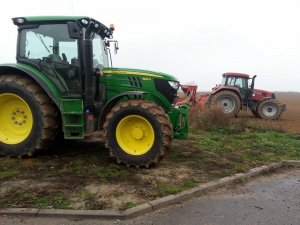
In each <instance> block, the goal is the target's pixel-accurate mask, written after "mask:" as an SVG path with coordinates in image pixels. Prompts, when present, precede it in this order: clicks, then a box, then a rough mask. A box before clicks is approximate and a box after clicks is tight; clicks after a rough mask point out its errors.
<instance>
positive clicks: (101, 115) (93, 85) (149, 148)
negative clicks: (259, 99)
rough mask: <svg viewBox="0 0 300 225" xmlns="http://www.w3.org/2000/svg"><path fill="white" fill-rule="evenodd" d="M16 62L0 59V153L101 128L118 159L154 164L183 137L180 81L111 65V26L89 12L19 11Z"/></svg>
mask: <svg viewBox="0 0 300 225" xmlns="http://www.w3.org/2000/svg"><path fill="white" fill-rule="evenodd" d="M13 22H14V24H15V25H16V26H17V27H18V43H17V56H16V59H17V62H16V63H13V64H2V65H0V154H1V155H8V156H18V157H22V156H32V155H33V154H34V153H36V152H38V151H39V150H43V149H47V148H48V146H50V145H51V144H52V143H55V140H56V139H58V137H61V136H63V137H64V139H73V140H78V139H83V138H85V137H86V136H88V135H90V134H92V133H93V132H96V131H100V132H101V133H102V134H103V137H104V142H105V146H106V147H107V148H108V149H109V150H110V155H111V156H113V157H115V158H116V160H117V162H118V163H123V164H125V165H127V166H135V167H149V166H150V165H152V164H155V163H157V162H158V161H159V160H161V159H162V158H164V157H165V156H166V154H167V152H168V150H169V149H170V146H171V143H172V140H173V139H186V138H187V134H188V123H187V111H188V107H187V106H185V105H183V106H179V107H178V106H176V107H175V100H176V96H177V91H178V88H179V82H178V80H177V79H176V78H175V77H173V76H171V75H168V74H165V73H159V72H153V71H145V70H137V69H125V68H114V67H112V66H111V65H112V63H111V57H110V50H109V47H110V44H111V43H115V50H117V49H118V47H117V42H116V41H115V40H112V38H113V36H112V35H113V30H114V28H113V27H110V28H108V27H106V26H105V25H103V24H102V23H100V22H98V21H97V20H94V19H92V18H89V17H76V16H72V17H64V16H62V17H61V16H60V17H18V18H13Z"/></svg>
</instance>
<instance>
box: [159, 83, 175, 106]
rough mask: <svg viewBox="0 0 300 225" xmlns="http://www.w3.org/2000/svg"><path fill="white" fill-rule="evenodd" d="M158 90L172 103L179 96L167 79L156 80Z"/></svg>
mask: <svg viewBox="0 0 300 225" xmlns="http://www.w3.org/2000/svg"><path fill="white" fill-rule="evenodd" d="M154 84H155V88H156V90H157V91H158V92H159V93H161V94H162V95H164V96H165V97H166V98H167V99H168V100H169V102H170V103H171V104H173V103H174V102H175V99H176V96H177V90H176V89H174V88H172V87H171V85H170V84H169V82H168V81H167V80H160V79H155V80H154Z"/></svg>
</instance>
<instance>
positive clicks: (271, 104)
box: [257, 99, 282, 120]
mask: <svg viewBox="0 0 300 225" xmlns="http://www.w3.org/2000/svg"><path fill="white" fill-rule="evenodd" d="M257 113H258V115H259V117H261V118H262V119H267V120H275V119H277V118H279V117H280V116H281V114H282V109H281V106H280V104H279V103H278V102H277V101H275V100H274V99H265V100H263V101H261V102H260V103H259V105H258V107H257Z"/></svg>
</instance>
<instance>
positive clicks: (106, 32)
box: [12, 16, 114, 38]
mask: <svg viewBox="0 0 300 225" xmlns="http://www.w3.org/2000/svg"><path fill="white" fill-rule="evenodd" d="M12 20H13V22H14V24H15V25H17V26H18V27H19V28H20V27H27V25H40V24H60V23H67V22H76V23H78V24H80V25H81V26H82V27H85V28H87V27H90V28H91V29H95V30H98V31H99V30H101V34H100V35H101V37H107V38H112V34H113V31H114V27H113V25H111V27H110V28H108V27H107V26H105V25H104V24H102V23H100V22H99V21H97V20H95V19H93V18H90V17H87V16H28V17H15V18H12ZM90 25H91V26H90Z"/></svg>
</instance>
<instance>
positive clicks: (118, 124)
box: [103, 100, 173, 168]
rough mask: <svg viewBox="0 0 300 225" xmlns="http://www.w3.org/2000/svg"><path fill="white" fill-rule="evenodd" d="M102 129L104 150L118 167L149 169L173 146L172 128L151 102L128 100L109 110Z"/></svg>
mask: <svg viewBox="0 0 300 225" xmlns="http://www.w3.org/2000/svg"><path fill="white" fill-rule="evenodd" d="M103 127H104V138H105V146H106V147H107V148H109V149H110V155H111V156H113V157H115V158H116V159H117V162H118V163H124V164H125V165H126V166H135V167H137V168H138V167H149V166H150V165H152V164H155V163H157V162H158V161H159V160H161V159H162V158H164V157H165V155H166V153H167V152H168V150H169V148H170V146H171V144H172V138H173V137H172V135H173V132H172V125H171V123H170V121H169V118H168V116H167V114H166V113H165V112H164V110H163V109H162V108H161V107H159V106H157V105H156V104H155V103H153V102H149V101H144V100H130V101H127V102H123V103H120V104H118V105H116V106H115V107H113V108H112V110H111V112H110V113H109V114H108V115H107V117H106V121H105V123H104V125H103Z"/></svg>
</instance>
